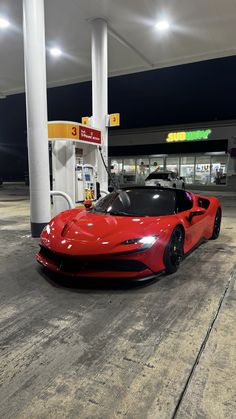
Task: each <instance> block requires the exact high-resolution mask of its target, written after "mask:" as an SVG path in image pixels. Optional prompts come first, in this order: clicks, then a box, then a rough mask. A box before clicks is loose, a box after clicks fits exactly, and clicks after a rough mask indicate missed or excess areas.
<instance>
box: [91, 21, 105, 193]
mask: <svg viewBox="0 0 236 419" xmlns="http://www.w3.org/2000/svg"><path fill="white" fill-rule="evenodd" d="M92 101H93V126H94V127H95V128H98V129H100V130H101V131H102V154H103V157H104V160H105V163H106V165H108V128H107V127H106V117H107V113H108V107H107V102H108V99H107V22H106V21H105V20H104V19H101V18H97V19H94V20H93V21H92ZM97 171H98V181H99V182H100V187H101V189H102V190H107V189H108V176H107V172H106V169H105V167H104V164H103V162H102V159H101V155H100V153H98V159H97Z"/></svg>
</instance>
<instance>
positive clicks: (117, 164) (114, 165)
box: [111, 159, 123, 175]
mask: <svg viewBox="0 0 236 419" xmlns="http://www.w3.org/2000/svg"><path fill="white" fill-rule="evenodd" d="M122 169H123V164H122V159H115V160H111V173H115V174H116V175H119V174H121V173H122Z"/></svg>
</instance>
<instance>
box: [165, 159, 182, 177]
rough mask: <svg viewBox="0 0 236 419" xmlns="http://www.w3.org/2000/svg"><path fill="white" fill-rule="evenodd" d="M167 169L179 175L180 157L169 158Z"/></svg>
mask: <svg viewBox="0 0 236 419" xmlns="http://www.w3.org/2000/svg"><path fill="white" fill-rule="evenodd" d="M166 169H167V170H171V171H172V172H175V173H176V174H177V175H179V157H167V159H166Z"/></svg>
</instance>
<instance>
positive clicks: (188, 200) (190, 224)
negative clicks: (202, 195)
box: [176, 190, 205, 253]
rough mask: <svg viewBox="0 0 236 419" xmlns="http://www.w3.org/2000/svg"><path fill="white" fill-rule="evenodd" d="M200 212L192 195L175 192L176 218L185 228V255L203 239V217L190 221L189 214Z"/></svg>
mask: <svg viewBox="0 0 236 419" xmlns="http://www.w3.org/2000/svg"><path fill="white" fill-rule="evenodd" d="M197 210H202V212H204V209H203V208H199V207H198V205H197V202H196V201H195V200H194V198H193V195H192V194H191V193H190V192H187V191H181V190H178V191H176V211H177V213H178V217H179V219H180V220H181V222H182V223H183V224H184V227H185V245H184V250H185V253H186V252H188V251H189V250H190V249H191V248H192V247H193V246H195V245H196V244H197V243H198V242H199V241H200V240H201V238H202V237H203V235H204V230H205V215H204V214H201V215H198V216H194V217H193V218H192V219H191V220H190V214H191V212H193V211H197Z"/></svg>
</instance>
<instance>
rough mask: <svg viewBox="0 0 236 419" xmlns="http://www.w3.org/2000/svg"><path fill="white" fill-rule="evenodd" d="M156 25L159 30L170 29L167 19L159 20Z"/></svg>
mask: <svg viewBox="0 0 236 419" xmlns="http://www.w3.org/2000/svg"><path fill="white" fill-rule="evenodd" d="M155 27H156V29H158V31H167V30H168V29H170V24H169V22H168V21H167V20H159V22H157V24H156V25H155Z"/></svg>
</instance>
